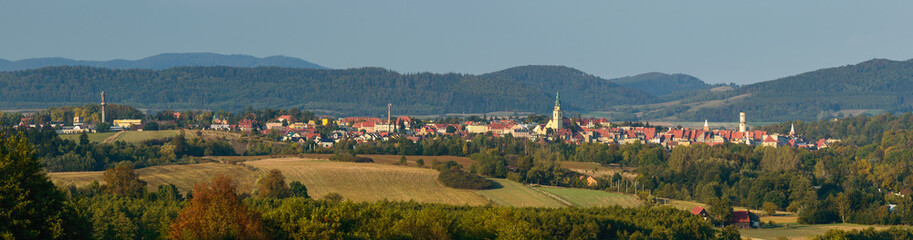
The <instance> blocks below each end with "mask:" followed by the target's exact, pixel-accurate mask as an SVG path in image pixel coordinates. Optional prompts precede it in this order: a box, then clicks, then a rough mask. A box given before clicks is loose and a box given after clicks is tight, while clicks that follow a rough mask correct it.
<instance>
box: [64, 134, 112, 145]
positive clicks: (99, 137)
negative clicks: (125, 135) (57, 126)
mask: <svg viewBox="0 0 913 240" xmlns="http://www.w3.org/2000/svg"><path fill="white" fill-rule="evenodd" d="M79 135H81V134H61V135H60V138H62V139H68V140H72V141H76V142H79ZM87 135H89V141H90V142H95V143H97V142H102V141H104V140H105V139H106V138H108V137H111V136H113V135H114V132H104V133H88V134H87Z"/></svg>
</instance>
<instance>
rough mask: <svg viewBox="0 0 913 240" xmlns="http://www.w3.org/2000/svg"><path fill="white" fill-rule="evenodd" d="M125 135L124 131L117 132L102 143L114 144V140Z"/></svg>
mask: <svg viewBox="0 0 913 240" xmlns="http://www.w3.org/2000/svg"><path fill="white" fill-rule="evenodd" d="M123 133H124V132H123V131H120V132H117V133H115V134H114V135H111V136H110V137H108V138H105V140H104V141H102V143H112V142H114V140H116V139H117V137H120V135H121V134H123Z"/></svg>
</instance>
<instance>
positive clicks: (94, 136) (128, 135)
mask: <svg viewBox="0 0 913 240" xmlns="http://www.w3.org/2000/svg"><path fill="white" fill-rule="evenodd" d="M180 133H181V130H161V131H126V132H104V133H89V134H88V135H89V141H91V142H106V143H111V142H114V141H124V142H127V143H142V142H143V141H146V140H149V139H162V138H166V137H174V136H177V135H178V134H180ZM185 134H186V135H185V136H186V137H187V138H188V139H190V138H195V137H196V136H195V135H193V134H190V133H185ZM79 135H80V134H66V135H60V138H63V139H69V140H73V141H79Z"/></svg>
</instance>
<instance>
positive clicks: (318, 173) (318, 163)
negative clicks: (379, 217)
mask: <svg viewBox="0 0 913 240" xmlns="http://www.w3.org/2000/svg"><path fill="white" fill-rule="evenodd" d="M244 164H246V165H249V166H253V167H256V168H259V169H260V170H262V171H268V170H270V169H279V170H281V171H282V173H283V174H284V175H285V177H286V182H291V181H301V183H303V184H304V185H305V186H307V188H308V193H309V194H310V195H311V196H312V197H316V198H320V197H323V196H324V195H326V194H327V193H331V192H335V193H339V194H340V195H342V196H343V197H344V198H345V199H347V200H352V201H357V202H364V201H378V200H384V199H387V200H391V201H409V200H414V201H417V202H429V203H445V204H454V205H464V204H466V205H484V204H487V203H488V200H486V199H485V198H484V197H482V196H480V195H479V194H477V193H475V192H473V191H469V190H461V189H453V188H448V187H445V186H444V185H442V184H441V183H439V182H438V181H437V175H438V172H437V171H434V170H431V169H424V168H415V167H405V166H392V165H387V164H372V163H347V162H331V161H328V160H313V159H300V158H283V159H266V160H259V161H251V162H245V163H244Z"/></svg>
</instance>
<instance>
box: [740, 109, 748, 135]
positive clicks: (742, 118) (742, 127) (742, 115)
mask: <svg viewBox="0 0 913 240" xmlns="http://www.w3.org/2000/svg"><path fill="white" fill-rule="evenodd" d="M746 130H748V128H746V126H745V112H740V113H739V132H745V131H746Z"/></svg>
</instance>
